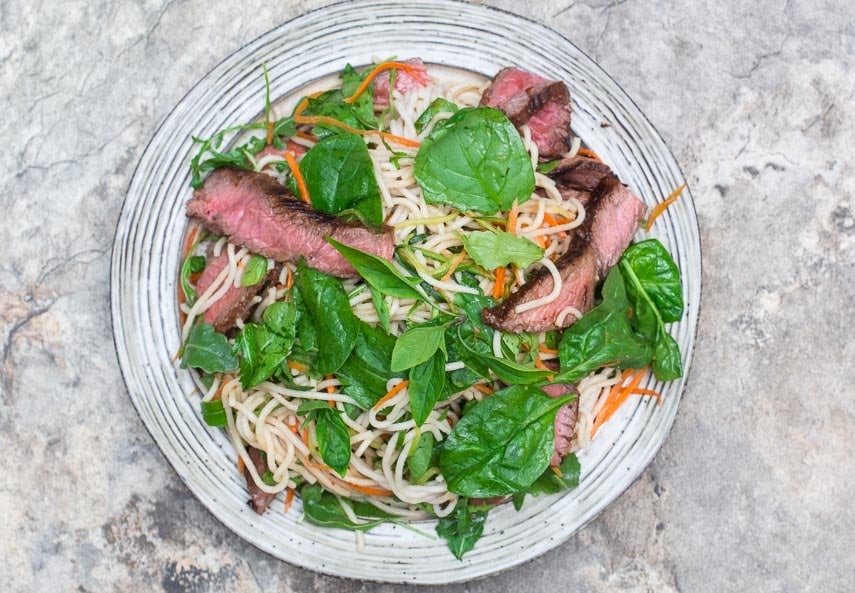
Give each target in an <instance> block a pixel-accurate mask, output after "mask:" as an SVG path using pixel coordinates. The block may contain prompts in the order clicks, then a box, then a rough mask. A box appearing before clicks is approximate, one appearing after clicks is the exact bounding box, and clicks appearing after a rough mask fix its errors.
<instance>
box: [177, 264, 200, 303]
mask: <svg viewBox="0 0 855 593" xmlns="http://www.w3.org/2000/svg"><path fill="white" fill-rule="evenodd" d="M204 269H205V256H204V255H191V256H190V257H188V258H187V259H185V260H184V263H183V264H181V289H182V290H183V291H184V296H185V297H187V305H188V306H191V307H192V306H193V303H194V302H195V301H196V290H195V289H194V288H193V287H192V286H191V285H190V276H192V275H193V274H198V273H199V272H201V271H202V270H204Z"/></svg>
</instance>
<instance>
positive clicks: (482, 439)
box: [440, 385, 573, 498]
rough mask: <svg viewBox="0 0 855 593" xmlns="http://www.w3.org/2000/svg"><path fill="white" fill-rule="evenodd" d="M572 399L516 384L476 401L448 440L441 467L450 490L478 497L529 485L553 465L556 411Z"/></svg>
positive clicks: (491, 495)
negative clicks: (553, 396) (557, 396)
mask: <svg viewBox="0 0 855 593" xmlns="http://www.w3.org/2000/svg"><path fill="white" fill-rule="evenodd" d="M572 399H573V396H568V397H561V398H552V397H549V396H548V395H546V394H545V393H544V392H543V391H542V390H541V389H539V388H537V387H533V386H530V385H514V386H512V387H507V388H505V389H502V390H501V391H498V392H496V393H494V394H493V395H491V396H490V397H488V398H486V399H484V400H482V401H481V402H479V403H478V404H476V405H474V406H473V407H472V409H470V410H469V411H468V412H467V413H466V414H464V415H463V417H462V418H461V419H460V421H459V422H458V423H457V424H455V425H454V428H453V429H452V431H451V434H449V435H448V438H447V439H446V440H445V443H444V445H443V449H442V456H441V457H440V469H441V470H442V474H443V476H444V477H445V480H446V482H447V484H448V489H449V490H451V491H452V492H454V493H456V494H459V495H460V496H469V497H475V498H490V497H493V496H503V495H506V494H513V493H514V492H519V491H521V490H525V489H527V488H528V487H529V486H531V484H532V483H533V482H534V481H535V480H536V479H537V478H538V476H540V475H541V474H542V473H543V471H544V470H545V469H546V467H547V466H548V465H549V460H550V459H551V458H552V453H553V446H554V443H555V433H554V431H553V423H554V421H555V414H556V413H557V411H558V408H560V407H561V406H563V405H564V404H566V403H567V402H569V401H571V400H572Z"/></svg>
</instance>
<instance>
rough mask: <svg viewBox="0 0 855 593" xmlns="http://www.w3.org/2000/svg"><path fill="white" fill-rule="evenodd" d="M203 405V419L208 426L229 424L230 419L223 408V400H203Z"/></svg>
mask: <svg viewBox="0 0 855 593" xmlns="http://www.w3.org/2000/svg"><path fill="white" fill-rule="evenodd" d="M201 407H202V420H204V421H205V424H207V425H208V426H226V425H227V424H228V420H227V419H226V410H225V408H223V402H222V401H221V400H215V401H210V402H201Z"/></svg>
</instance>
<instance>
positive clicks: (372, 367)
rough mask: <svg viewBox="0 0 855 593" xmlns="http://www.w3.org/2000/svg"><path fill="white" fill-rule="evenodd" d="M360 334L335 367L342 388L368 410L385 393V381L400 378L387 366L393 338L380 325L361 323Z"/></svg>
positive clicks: (393, 344) (390, 355) (400, 374)
mask: <svg viewBox="0 0 855 593" xmlns="http://www.w3.org/2000/svg"><path fill="white" fill-rule="evenodd" d="M360 324H361V325H360V330H359V337H358V338H357V340H356V345H355V346H354V348H353V353H352V354H351V355H350V357H349V358H348V359H347V361H345V363H344V364H343V365H342V366H341V368H339V369H338V371H337V372H336V376H337V377H338V379H339V381H341V384H342V386H343V387H342V391H344V392H345V393H346V394H347V395H349V396H350V397H351V398H353V400H354V401H355V402H356V404H357V405H358V406H359V407H360V408H362V409H363V410H368V409H371V407H372V406H373V405H374V404H376V403H377V400H379V399H380V398H381V397H383V396H384V395H385V394H386V383H387V381H389V379H390V378H392V377H403V374H402V373H393V372H392V370H391V369H390V368H389V364H390V361H391V359H392V350H393V348H394V347H395V338H394V337H392V336H390V335H389V334H387V333H385V332H384V331H383V330H382V329H381V328H379V327H372V326H370V325H368V324H367V323H364V322H360Z"/></svg>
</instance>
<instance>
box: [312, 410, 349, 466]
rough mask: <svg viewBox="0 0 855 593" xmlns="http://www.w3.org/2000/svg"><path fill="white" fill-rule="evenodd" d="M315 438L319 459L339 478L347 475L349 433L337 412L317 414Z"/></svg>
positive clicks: (329, 411)
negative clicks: (319, 454)
mask: <svg viewBox="0 0 855 593" xmlns="http://www.w3.org/2000/svg"><path fill="white" fill-rule="evenodd" d="M315 436H316V437H317V439H318V450H319V451H320V453H321V458H322V459H323V460H324V463H326V464H327V465H328V466H330V467H331V468H333V469H334V470H335V471H336V473H338V475H340V476H344V475H345V474H346V473H347V466H348V465H350V455H351V448H350V432H348V430H347V425H346V424H345V423H344V420H342V419H341V414H340V413H339V412H338V410H333V409H332V408H330V409H329V410H327V411H325V412H319V413H318V415H317V417H316V418H315Z"/></svg>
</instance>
